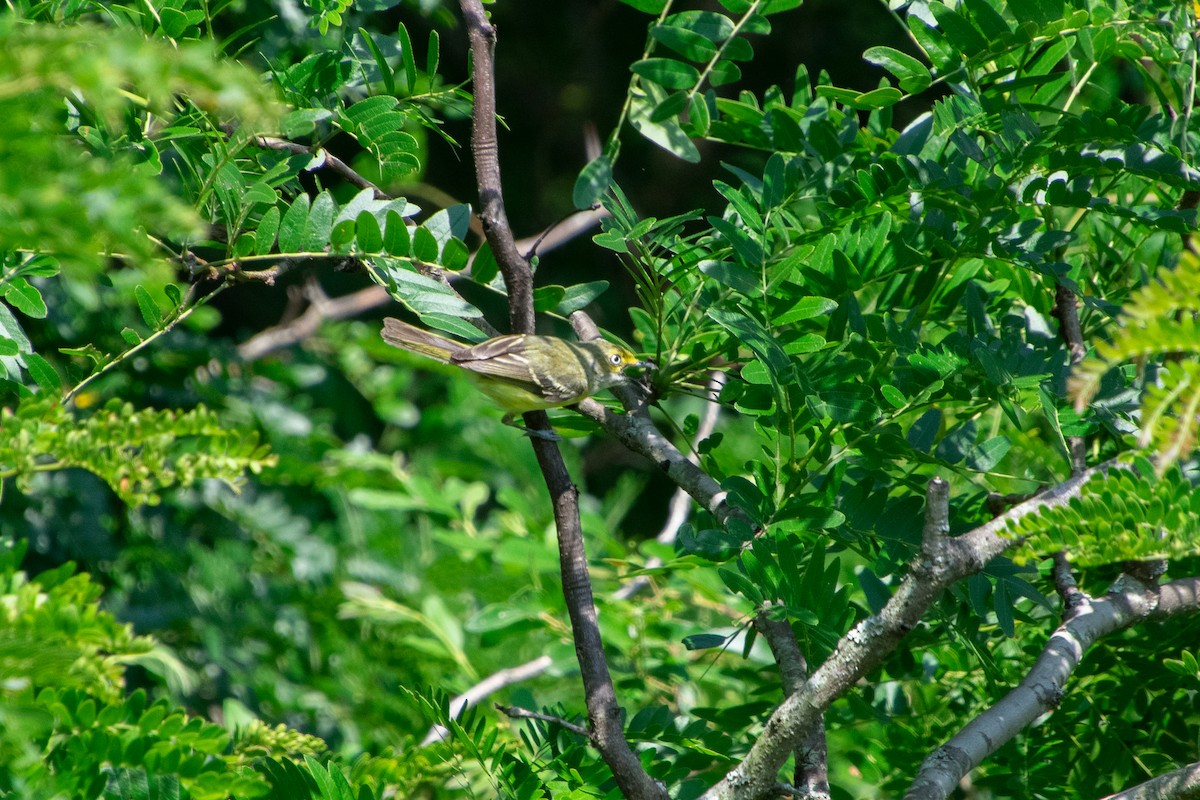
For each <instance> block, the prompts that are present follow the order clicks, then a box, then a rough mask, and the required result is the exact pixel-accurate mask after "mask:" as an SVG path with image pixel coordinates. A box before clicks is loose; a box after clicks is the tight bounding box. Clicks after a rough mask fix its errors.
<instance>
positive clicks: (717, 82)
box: [708, 61, 742, 86]
mask: <svg viewBox="0 0 1200 800" xmlns="http://www.w3.org/2000/svg"><path fill="white" fill-rule="evenodd" d="M741 79H742V68H741V67H739V66H738V65H737V64H735V63H733V62H732V61H718V62H717V63H716V64H713V67H712V69H711V70H709V72H708V82H709V83H710V84H711V85H713V86H728V85H729V84H731V83H736V82H737V81H740V80H741Z"/></svg>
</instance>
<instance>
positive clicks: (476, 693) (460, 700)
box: [421, 656, 587, 747]
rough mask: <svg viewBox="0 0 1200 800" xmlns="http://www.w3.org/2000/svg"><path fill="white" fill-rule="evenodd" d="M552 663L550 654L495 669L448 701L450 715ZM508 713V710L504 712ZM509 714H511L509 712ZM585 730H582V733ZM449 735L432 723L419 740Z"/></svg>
mask: <svg viewBox="0 0 1200 800" xmlns="http://www.w3.org/2000/svg"><path fill="white" fill-rule="evenodd" d="M553 664H554V661H553V660H551V658H550V656H538V657H537V658H535V659H533V660H532V661H526V662H525V663H524V664H518V665H517V666H515V667H508V668H506V669H502V670H497V671H496V672H493V673H492V674H491V675H488V676H487V677H486V678H484V679H483V680H481V681H480V682H479V683H477V684H475V685H474V686H472V687H471V688H470V689H467V690H466V691H465V692H463V693H462V694H460V695H459V696H458V697H455V698H454V699H453V700H451V701H450V716H451V717H457V716H458V715H459V714H461V713H462V712H463V711H464V710H465V709H468V708H470V707H471V706H475V705H478V704H479V703H480V702H481V701H482V700H483V699H484V698H486V697H488V696H489V695H491V694H493V693H494V692H498V691H500V690H501V689H503V688H505V687H506V686H512V685H513V684H514V683H520V682H521V681H527V680H529V679H530V678H536V677H537V676H538V675H541V674H542V673H543V672H545V671H546V670H548V669H550V667H551V666H552V665H553ZM497 708H500V710H501V711H504V708H503V707H502V706H497ZM505 713H508V712H505ZM509 716H512V715H511V714H510V715H509ZM586 734H587V732H586V731H584V735H586ZM449 735H450V732H449V731H448V730H446V729H445V728H444V727H443V726H441V725H434V726H433V727H432V728H430V729H429V733H427V734H425V738H424V739H422V740H421V747H427V746H428V745H431V744H433V743H434V742H440V741H442V740H443V739H445V738H446V737H447V736H449Z"/></svg>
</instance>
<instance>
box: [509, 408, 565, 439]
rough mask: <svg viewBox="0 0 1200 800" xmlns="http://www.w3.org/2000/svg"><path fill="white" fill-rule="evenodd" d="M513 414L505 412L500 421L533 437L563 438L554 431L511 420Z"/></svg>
mask: <svg viewBox="0 0 1200 800" xmlns="http://www.w3.org/2000/svg"><path fill="white" fill-rule="evenodd" d="M514 416H515V414H505V415H504V418H503V419H501V420H500V421H501V422H503V423H504V424H505V425H508V426H509V427H511V428H516V429H517V430H519V431H520V432H521V433H523V434H525V435H526V436H528V437H530V438H533V439H543V440H545V441H547V442H561V441H562V440H563V438H562V437H561V436H559V435H558V434H557V433H555V432H554V431H552V430H550V431H547V430H542V429H540V428H527V427H525V426H524V425H522V424H521V423H519V422H516V421H514V420H513V417H514Z"/></svg>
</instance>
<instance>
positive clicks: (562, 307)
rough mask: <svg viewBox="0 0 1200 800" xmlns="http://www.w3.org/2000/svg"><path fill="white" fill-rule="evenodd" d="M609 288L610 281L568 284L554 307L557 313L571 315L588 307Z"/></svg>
mask: <svg viewBox="0 0 1200 800" xmlns="http://www.w3.org/2000/svg"><path fill="white" fill-rule="evenodd" d="M607 290H608V281H591V282H589V283H578V284H575V285H574V286H568V287H567V290H566V292H564V293H563V297H562V299H561V300H559V302H558V305H556V306H555V307H554V313H555V314H561V315H562V316H564V317H566V316H570V315H571V314H574V313H575V312H576V311H579V310H581V309H584V308H587V307H588V306H589V305H591V303H592V301H593V300H595V299H596V298H597V297H599V296H600V295H602V294H604V292H605V291H607Z"/></svg>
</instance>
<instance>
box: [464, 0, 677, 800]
mask: <svg viewBox="0 0 1200 800" xmlns="http://www.w3.org/2000/svg"><path fill="white" fill-rule="evenodd" d="M460 6H461V9H462V13H463V18H464V20H465V22H466V29H467V36H468V37H469V39H470V42H471V53H472V55H473V57H474V75H473V76H472V80H473V82H474V93H475V103H474V110H473V117H472V122H473V124H472V130H471V147H472V151H473V153H474V156H475V173H476V181H477V183H478V185H479V197H480V204H481V207H480V220H481V221H482V223H483V229H484V233H485V234H486V236H487V239H488V243H489V244H490V245H491V246H492V252H493V253H494V254H495V256H496V263H497V265H498V266H499V268H500V271H501V273H502V274H503V275H504V282H505V286H506V287H507V289H508V300H509V320H510V322H511V324H512V330H513V332H514V333H533V331H534V314H533V276H532V273H531V271H530V269H529V265H528V263H526V262H525V260H524V259H523V258H522V257H521V254H520V253H519V252H518V250H517V247H516V244H515V243H514V241H513V235H512V229H511V227H510V226H509V223H508V217H507V214H506V213H505V210H504V196H503V194H502V192H501V181H500V160H499V154H498V147H497V143H496V97H495V61H494V58H493V56H494V51H495V45H496V31H495V29H494V28H493V27H492V26H491V24H490V23H489V22H488V19H487V15H486V14H485V13H484V10H483V4H482V3H481V2H480V0H460ZM525 424H526V425H527V426H528V427H529V428H531V429H542V430H546V429H549V425H550V423H549V419H548V418H547V416H546V413H545V412H544V411H535V412H530V413H528V414H526V415H525ZM531 443H532V446H533V451H534V455H535V456H536V457H537V461H538V466H539V467H540V468H541V471H542V475H543V477H544V478H545V480H546V488H547V489H548V490H549V492H550V500H551V504H552V506H553V509H554V525H555V531H556V533H557V536H558V557H559V569H560V571H561V573H562V583H563V597H564V599H565V601H566V605H567V613H568V616H569V617H570V619H571V632H572V634H573V636H574V640H575V656H576V659H577V660H578V662H579V670H580V677H581V678H582V679H583V689H584V699H585V702H586V704H587V710H588V721H589V723H590V726H591V731H592V733H591V741H592V742H593V744H594V745H595V746H596V749H597V750H599V751H600V755H601V757H602V758H603V759H604V762H605V764H607V765H608V768H609V769H611V770H612V773H613V777H614V778H615V779H616V782H617V786H618V787H619V788H620V790H621V792H622V794H624V796H625V797H627V798H630V799H631V800H649V799H650V798H653V799H654V800H660V799H661V800H666V797H667V793H666V791H665V789H664V788H663V787H662V786H661V785H659V784H658V783H656V782H655V781H654V780H653V779H652V778H651V777H650V776H649V775H648V774H647V773H646V771H645V770H644V769H643V768H642V764H641V761H640V760H639V759H638V757H637V755H636V754H635V753H634V752H633V749H632V748H631V747H630V746H629V742H628V741H626V739H625V730H624V720H623V718H622V714H621V708H620V706H619V705H618V704H617V696H616V690H615V689H614V687H613V682H612V675H611V674H610V673H609V669H608V662H607V660H606V658H605V655H604V642H603V639H602V638H601V636H600V625H599V622H598V620H597V616H596V605H595V602H594V598H593V595H592V585H591V577H590V575H589V574H588V563H587V553H586V550H585V548H584V542H583V529H582V526H581V524H580V520H579V490H578V489H577V488H576V487H575V484H574V483H573V482H572V481H571V476H570V474H569V473H568V472H567V467H566V464H564V463H563V458H562V453H560V452H559V450H558V446H557V445H556V444H555V443H554V442H551V441H547V440H543V439H532V440H531Z"/></svg>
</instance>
